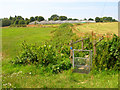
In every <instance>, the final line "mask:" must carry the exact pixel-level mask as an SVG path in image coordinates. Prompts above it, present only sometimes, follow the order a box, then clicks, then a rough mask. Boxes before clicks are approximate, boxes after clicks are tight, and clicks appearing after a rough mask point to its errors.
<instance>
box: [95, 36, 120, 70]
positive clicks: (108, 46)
mask: <svg viewBox="0 0 120 90" xmlns="http://www.w3.org/2000/svg"><path fill="white" fill-rule="evenodd" d="M119 51H120V38H119V37H118V36H116V35H114V36H113V38H112V40H109V41H105V40H103V41H101V42H100V43H99V44H98V46H97V50H96V53H97V55H96V57H95V60H94V62H93V65H94V68H95V69H97V70H118V69H119V70H120V52H119Z"/></svg>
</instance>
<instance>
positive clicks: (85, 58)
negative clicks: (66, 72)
mask: <svg viewBox="0 0 120 90" xmlns="http://www.w3.org/2000/svg"><path fill="white" fill-rule="evenodd" d="M74 59H89V58H82V57H74Z"/></svg>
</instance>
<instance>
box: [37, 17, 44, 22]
mask: <svg viewBox="0 0 120 90" xmlns="http://www.w3.org/2000/svg"><path fill="white" fill-rule="evenodd" d="M37 20H38V21H43V20H45V19H44V17H42V16H39V17H38V18H37Z"/></svg>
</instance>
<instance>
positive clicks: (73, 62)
mask: <svg viewBox="0 0 120 90" xmlns="http://www.w3.org/2000/svg"><path fill="white" fill-rule="evenodd" d="M73 68H74V50H73Z"/></svg>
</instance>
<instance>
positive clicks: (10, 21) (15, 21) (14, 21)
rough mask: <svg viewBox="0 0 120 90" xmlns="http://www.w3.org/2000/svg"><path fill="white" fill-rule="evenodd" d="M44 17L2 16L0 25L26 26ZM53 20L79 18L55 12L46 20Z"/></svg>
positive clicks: (97, 19) (111, 20)
mask: <svg viewBox="0 0 120 90" xmlns="http://www.w3.org/2000/svg"><path fill="white" fill-rule="evenodd" d="M44 20H45V18H44V17H43V16H35V17H33V16H32V17H30V18H23V17H22V16H16V15H15V16H14V17H11V16H10V17H9V18H3V19H2V26H3V27H4V26H10V25H11V26H26V25H28V24H29V23H30V22H33V21H44ZM50 20H53V21H57V20H61V21H64V20H79V19H77V18H68V17H67V16H59V15H57V14H53V15H51V17H50V18H48V21H50ZM83 20H89V21H94V20H95V21H96V22H116V21H117V20H115V19H113V18H112V17H102V18H100V17H96V18H95V19H93V18H89V19H86V18H84V19H83Z"/></svg>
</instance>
